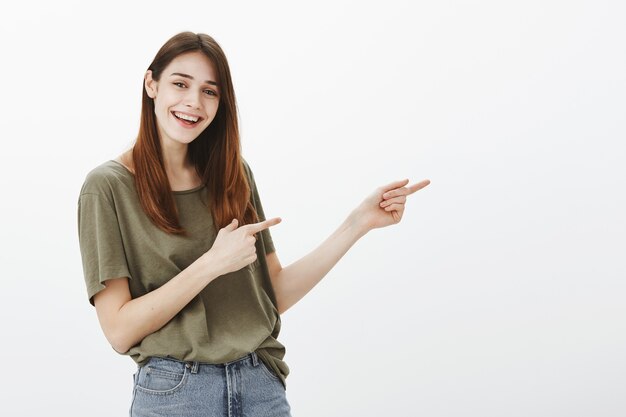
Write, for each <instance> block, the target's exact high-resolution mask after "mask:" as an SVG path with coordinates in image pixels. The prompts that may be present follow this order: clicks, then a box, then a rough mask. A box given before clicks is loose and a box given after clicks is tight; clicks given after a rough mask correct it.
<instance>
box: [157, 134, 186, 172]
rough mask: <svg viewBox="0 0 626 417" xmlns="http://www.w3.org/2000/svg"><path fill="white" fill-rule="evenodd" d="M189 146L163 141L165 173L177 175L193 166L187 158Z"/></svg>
mask: <svg viewBox="0 0 626 417" xmlns="http://www.w3.org/2000/svg"><path fill="white" fill-rule="evenodd" d="M187 149H188V145H187V144H184V143H179V142H174V141H161V150H162V152H163V161H164V163H165V171H166V172H167V173H168V175H169V174H173V175H177V174H179V173H181V172H185V171H187V170H189V168H190V167H191V164H190V163H189V159H188V157H187Z"/></svg>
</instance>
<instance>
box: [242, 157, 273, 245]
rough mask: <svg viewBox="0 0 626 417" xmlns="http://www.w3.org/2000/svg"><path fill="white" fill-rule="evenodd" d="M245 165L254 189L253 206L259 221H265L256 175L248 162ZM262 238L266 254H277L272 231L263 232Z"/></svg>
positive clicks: (251, 186)
mask: <svg viewBox="0 0 626 417" xmlns="http://www.w3.org/2000/svg"><path fill="white" fill-rule="evenodd" d="M244 165H245V166H246V169H247V170H248V177H249V179H250V188H251V189H252V190H251V191H252V204H253V205H254V208H255V209H256V214H257V215H258V216H259V221H260V222H261V221H263V220H265V213H264V212H263V205H262V204H261V198H260V197H259V191H258V189H257V186H256V182H255V180H254V174H253V173H252V169H250V166H249V165H248V164H247V162H245V161H244ZM261 236H262V238H263V247H264V248H265V254H266V255H269V254H270V253H272V252H275V251H276V248H275V247H274V241H273V240H272V234H271V233H270V229H269V228H267V229H265V230H262V231H261Z"/></svg>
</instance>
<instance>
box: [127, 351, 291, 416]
mask: <svg viewBox="0 0 626 417" xmlns="http://www.w3.org/2000/svg"><path fill="white" fill-rule="evenodd" d="M133 380H134V389H133V400H132V404H131V406H130V416H131V417H147V416H151V417H157V416H163V417H200V416H202V417H291V413H290V407H289V403H288V402H287V398H286V395H285V387H284V386H283V384H282V382H281V381H280V379H279V378H278V377H277V376H276V375H275V374H274V373H273V372H272V371H271V370H270V369H268V368H267V367H266V366H265V364H264V363H263V362H262V361H261V360H260V359H259V357H258V356H257V354H256V353H251V354H249V355H247V356H245V357H243V358H241V359H238V360H236V361H232V362H228V363H225V364H219V365H212V364H206V363H199V362H182V361H179V360H176V359H170V358H160V357H151V358H150V359H148V362H147V363H146V364H145V365H144V366H142V367H140V368H138V369H137V372H136V373H135V374H134V375H133Z"/></svg>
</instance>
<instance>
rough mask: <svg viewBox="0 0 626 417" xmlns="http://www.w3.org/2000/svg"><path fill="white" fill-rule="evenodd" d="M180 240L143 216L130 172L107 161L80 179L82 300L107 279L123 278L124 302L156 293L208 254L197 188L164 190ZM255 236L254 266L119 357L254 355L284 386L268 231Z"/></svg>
mask: <svg viewBox="0 0 626 417" xmlns="http://www.w3.org/2000/svg"><path fill="white" fill-rule="evenodd" d="M244 165H245V167H246V170H247V173H248V178H249V180H250V187H251V196H250V197H251V200H252V204H253V205H254V207H255V209H256V211H257V214H258V216H259V221H261V220H265V215H264V213H263V207H262V206H261V201H260V199H259V194H258V191H257V188H256V183H255V181H254V176H253V174H252V171H251V170H250V167H249V166H248V164H247V163H245V162H244ZM172 194H173V196H174V199H175V202H176V206H177V208H178V214H179V219H180V222H181V225H182V226H183V227H184V228H185V230H186V231H187V232H188V236H187V237H182V236H175V235H170V234H168V233H166V232H164V231H162V230H161V229H159V228H158V227H156V226H155V225H154V224H153V223H152V222H151V220H150V219H149V218H148V216H147V215H146V214H145V213H144V211H143V209H142V207H141V204H140V203H139V198H138V195H137V190H136V188H135V181H134V176H133V174H132V173H131V172H130V171H129V170H128V169H127V168H126V167H124V166H123V165H122V164H120V163H119V162H117V161H113V160H111V161H107V162H105V163H103V164H102V165H100V166H98V167H96V168H95V169H93V170H92V171H91V172H89V174H87V177H86V179H85V182H84V184H83V186H82V189H81V191H80V196H79V200H78V234H79V242H80V250H81V255H82V260H83V271H84V275H85V283H86V285H87V295H88V297H89V301H90V303H91V304H93V296H94V294H96V293H98V292H99V291H101V290H103V289H104V288H105V286H104V285H103V284H102V283H103V282H104V281H106V280H107V279H111V278H120V277H128V278H129V280H128V284H129V288H130V293H131V296H132V298H137V297H141V296H142V295H144V294H146V293H148V292H150V291H152V290H154V289H156V288H159V287H160V286H161V285H163V284H165V283H166V282H167V281H169V280H170V279H171V278H173V277H174V276H176V275H177V274H178V273H180V272H181V271H182V270H183V269H185V268H187V267H188V266H189V265H190V264H191V263H193V262H194V261H195V260H196V259H198V258H199V257H200V256H201V255H202V254H203V253H205V252H206V251H208V250H209V249H210V248H211V246H212V245H213V242H214V241H215V237H216V230H215V227H214V224H213V219H212V216H211V214H210V212H209V209H208V201H209V199H210V198H211V196H210V195H209V193H208V189H207V188H206V187H205V186H200V187H197V188H194V189H191V190H186V191H173V192H172ZM257 236H259V238H258V239H257V242H256V252H257V260H256V261H255V262H253V263H252V264H250V265H248V266H246V267H244V268H242V269H240V270H239V271H235V272H231V273H228V274H226V275H223V276H220V277H218V278H216V279H215V280H213V281H212V282H211V283H210V284H209V285H207V286H206V287H205V288H204V289H203V290H202V291H201V292H200V293H199V294H198V295H197V296H196V297H194V298H193V299H192V300H191V301H190V302H189V304H187V306H185V307H184V308H183V309H182V310H181V311H180V312H179V313H178V314H177V315H176V316H175V317H174V318H172V320H170V321H169V322H168V323H167V324H165V326H163V327H162V328H161V329H159V330H157V331H156V332H154V333H152V334H149V335H148V336H146V337H145V338H144V339H143V340H142V341H141V342H139V343H138V344H137V345H135V346H133V347H132V348H131V349H130V350H129V351H128V352H125V353H124V354H125V355H130V356H131V357H132V358H133V359H134V360H135V362H137V363H138V364H139V365H144V364H145V363H146V361H147V359H148V358H149V357H150V356H160V357H168V356H169V357H172V358H175V359H178V360H182V361H199V362H205V363H213V364H217V363H225V362H230V361H233V360H236V359H239V358H241V357H243V356H245V355H247V354H249V353H251V352H257V354H258V355H259V357H260V358H261V359H262V360H263V362H264V363H265V364H266V365H267V366H268V367H270V369H272V370H273V371H274V372H275V373H276V374H277V375H278V376H279V377H280V378H281V380H282V382H283V384H284V383H285V378H286V376H287V374H288V373H289V368H288V366H287V364H286V363H285V362H284V361H283V357H284V355H285V347H284V346H283V345H282V344H281V343H280V342H278V340H277V337H278V333H279V331H280V323H281V321H280V316H279V314H278V310H277V308H276V298H275V296H274V291H273V289H272V285H271V281H270V278H269V272H268V269H267V263H266V258H265V257H266V255H267V254H268V253H271V252H273V251H274V245H273V243H272V238H271V236H270V232H269V230H268V229H266V230H264V231H262V232H261V233H259V234H258V235H257Z"/></svg>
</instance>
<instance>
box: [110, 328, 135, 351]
mask: <svg viewBox="0 0 626 417" xmlns="http://www.w3.org/2000/svg"><path fill="white" fill-rule="evenodd" d="M107 340H108V341H109V344H110V345H111V347H112V348H113V350H114V351H116V352H117V353H119V354H120V355H124V354H126V353H127V352H128V351H129V350H130V348H131V347H132V344H131V343H130V342H129V340H128V338H127V337H125V336H124V335H123V334H121V333H116V334H111V335H107Z"/></svg>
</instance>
